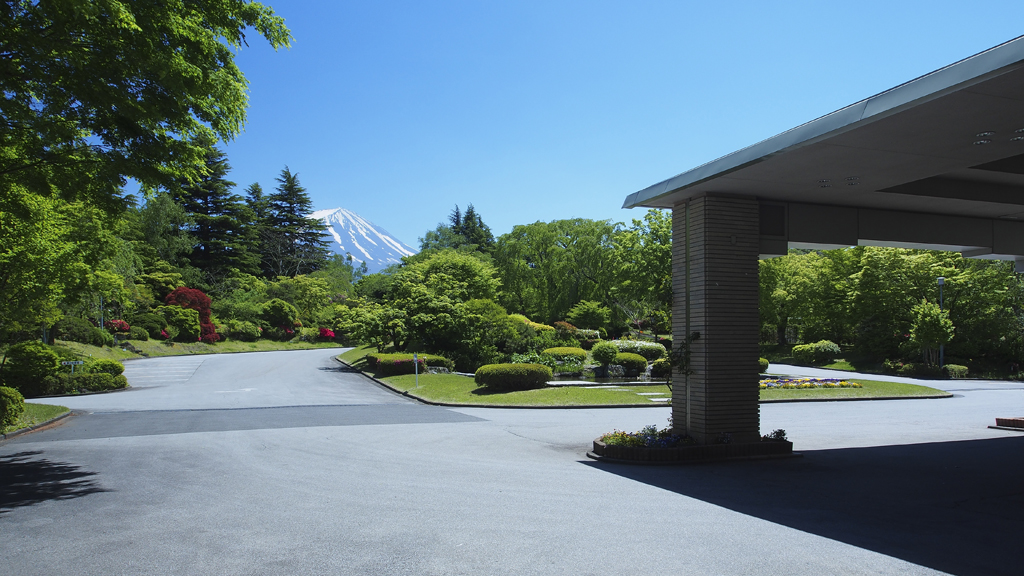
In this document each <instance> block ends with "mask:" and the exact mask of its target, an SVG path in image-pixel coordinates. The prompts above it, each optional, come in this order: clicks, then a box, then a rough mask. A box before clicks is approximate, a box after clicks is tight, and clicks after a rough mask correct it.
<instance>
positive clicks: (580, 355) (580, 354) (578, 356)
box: [541, 346, 587, 361]
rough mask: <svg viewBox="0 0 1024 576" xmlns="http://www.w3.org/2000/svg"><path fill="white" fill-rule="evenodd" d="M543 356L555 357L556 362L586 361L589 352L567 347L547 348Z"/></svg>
mask: <svg viewBox="0 0 1024 576" xmlns="http://www.w3.org/2000/svg"><path fill="white" fill-rule="evenodd" d="M541 354H547V355H549V356H552V357H554V358H555V359H556V360H567V359H572V360H580V361H583V360H586V359H587V351H586V350H584V349H582V348H572V347H567V346H559V347H557V348H547V349H545V350H544V351H543V352H541Z"/></svg>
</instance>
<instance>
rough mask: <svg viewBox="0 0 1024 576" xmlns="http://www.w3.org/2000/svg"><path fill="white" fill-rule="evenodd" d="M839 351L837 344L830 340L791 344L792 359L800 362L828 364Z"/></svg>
mask: <svg viewBox="0 0 1024 576" xmlns="http://www.w3.org/2000/svg"><path fill="white" fill-rule="evenodd" d="M841 353H842V351H841V350H840V349H839V345H838V344H836V343H835V342H832V341H830V340H819V341H817V342H815V343H813V344H799V345H797V346H793V359H794V360H796V361H797V362H800V363H802V364H828V363H829V362H831V361H833V360H835V359H836V358H838V357H839V354H841Z"/></svg>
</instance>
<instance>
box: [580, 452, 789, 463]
mask: <svg viewBox="0 0 1024 576" xmlns="http://www.w3.org/2000/svg"><path fill="white" fill-rule="evenodd" d="M803 457H804V455H803V454H802V453H800V452H791V453H789V454H775V455H770V456H734V457H730V458H708V459H703V460H626V459H624V458H609V457H608V456H601V455H600V454H595V453H594V452H593V451H588V452H587V458H590V459H591V460H596V461H598V462H605V463H608V464H627V465H630V466H693V465H696V464H713V463H716V462H742V461H744V460H786V459H789V458H803Z"/></svg>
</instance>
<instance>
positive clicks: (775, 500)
mask: <svg viewBox="0 0 1024 576" xmlns="http://www.w3.org/2000/svg"><path fill="white" fill-rule="evenodd" d="M331 354H332V352H330V351H323V350H318V351H308V352H286V353H261V354H244V355H231V356H206V357H202V358H200V357H190V358H175V359H157V360H147V361H138V362H134V363H131V365H130V370H129V372H130V376H129V377H130V379H131V381H132V383H133V386H135V387H136V388H135V389H133V390H131V391H128V392H122V393H115V394H106V395H101V396H89V397H80V398H68V399H61V400H60V401H61V402H62V403H65V404H73V405H74V407H75V408H76V410H79V411H82V412H83V413H82V414H81V415H78V416H75V417H73V418H72V419H71V420H70V421H68V422H67V423H66V424H64V425H62V426H59V427H57V428H55V429H52V430H47V431H42V432H37V433H33V434H30V435H26V436H22V437H18V438H15V439H13V440H11V441H8V442H6V443H4V444H0V557H2V558H4V563H3V570H0V572H2V573H11V574H21V575H29V574H54V573H65V572H74V573H78V574H387V575H390V574H415V575H420V574H444V575H447V574H474V575H475V574H517V575H518V574H573V575H577V574H602V575H603V574H614V575H619V574H657V575H660V574H670V573H678V574H779V575H804V574H806V575H812V574H813V575H814V576H820V575H823V574H936V573H943V572H945V573H952V574H958V575H982V574H984V575H989V574H1017V573H1019V572H1020V570H1019V563H1020V556H1019V553H1018V552H1017V550H1018V544H1019V535H1020V534H1021V533H1022V528H1024V525H1022V520H1021V519H1022V518H1024V514H1022V512H1024V458H1021V455H1024V435H1021V434H1016V433H1012V432H1004V431H998V430H991V429H988V428H986V426H987V425H988V424H989V423H992V419H993V418H994V417H995V416H999V415H1007V414H1017V413H1024V391H1022V390H1019V389H1010V390H976V391H975V390H969V391H965V392H963V393H958V397H956V398H951V399H944V400H902V401H879V402H836V403H814V404H785V405H765V406H762V423H763V425H762V428H763V429H765V430H771V429H773V428H785V429H787V430H788V431H789V432H790V437H791V438H792V439H793V440H794V441H795V442H796V446H797V448H798V449H799V450H800V451H802V452H803V454H804V456H803V457H802V458H794V459H788V460H777V461H760V462H736V463H727V464H716V465H703V466H684V467H661V468H648V467H634V466H621V465H610V464H604V463H595V462H593V461H590V460H588V459H586V458H585V457H583V453H584V452H585V450H586V449H587V446H588V444H589V441H590V440H591V439H593V438H594V437H595V436H597V435H599V434H600V433H601V432H604V431H607V430H610V429H612V428H619V429H627V430H632V429H637V428H639V427H641V426H643V425H645V424H649V423H656V424H663V423H664V422H665V420H666V418H667V416H668V414H669V411H668V408H635V409H605V410H600V409H586V410H503V409H475V408H474V409H469V408H467V409H455V410H452V409H444V408H437V407H430V406H423V405H419V404H415V403H412V402H410V401H408V400H406V399H405V398H402V397H400V396H397V395H393V394H391V393H390V392H387V391H385V390H383V389H381V388H379V387H378V386H377V385H376V384H374V383H372V382H371V381H369V380H367V379H365V378H363V377H361V376H359V375H358V374H353V373H350V372H345V371H341V370H339V369H338V368H337V366H336V365H335V364H333V361H332V360H331V359H330V355H331ZM189 370H191V372H189Z"/></svg>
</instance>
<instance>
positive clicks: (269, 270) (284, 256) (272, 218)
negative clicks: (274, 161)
mask: <svg viewBox="0 0 1024 576" xmlns="http://www.w3.org/2000/svg"><path fill="white" fill-rule="evenodd" d="M277 183H278V185H277V188H276V189H275V191H274V193H273V194H271V195H269V196H267V215H266V218H265V219H264V226H263V230H262V232H261V237H260V249H261V252H262V256H263V262H262V268H263V273H264V274H265V275H267V276H268V277H270V278H274V277H277V276H289V277H292V276H296V275H299V274H308V273H310V272H313V271H315V270H319V269H320V268H322V267H323V266H324V263H325V262H326V260H327V253H328V250H327V245H328V241H327V239H326V237H325V236H324V234H325V233H326V232H327V226H325V225H324V224H323V222H321V221H319V220H317V219H315V218H307V217H306V215H307V214H309V213H311V212H313V201H312V200H311V199H310V198H309V195H308V194H306V189H305V188H303V187H302V185H301V184H299V175H298V174H293V173H292V171H291V170H289V169H288V167H287V166H285V168H284V170H282V171H281V175H280V176H278V177H277ZM250 188H251V187H250Z"/></svg>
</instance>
